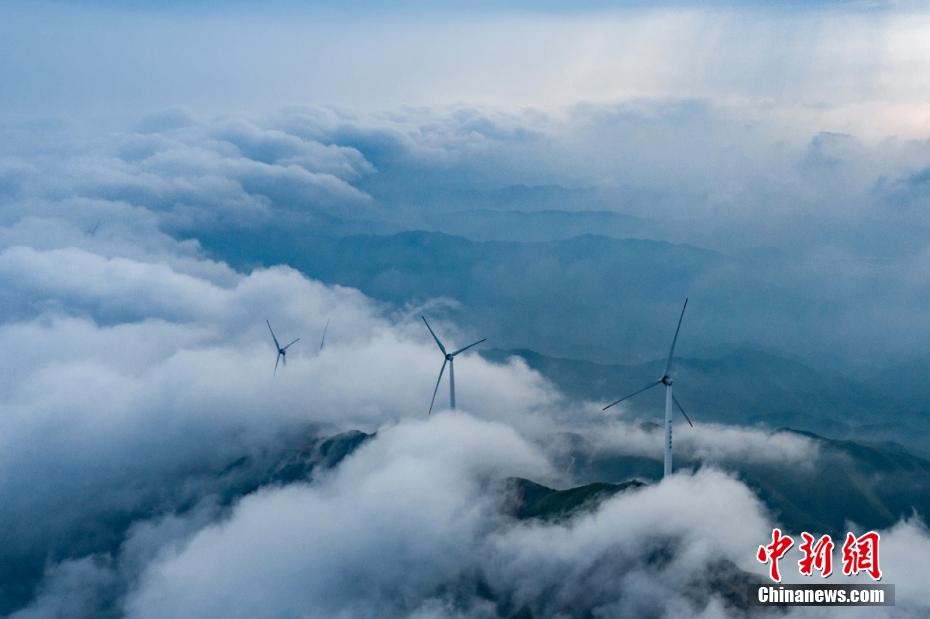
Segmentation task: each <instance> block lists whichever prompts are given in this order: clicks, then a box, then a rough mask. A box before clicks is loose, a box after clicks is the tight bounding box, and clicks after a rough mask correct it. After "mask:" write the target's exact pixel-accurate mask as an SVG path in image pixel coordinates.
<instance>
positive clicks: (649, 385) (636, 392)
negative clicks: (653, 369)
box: [601, 380, 662, 411]
mask: <svg viewBox="0 0 930 619" xmlns="http://www.w3.org/2000/svg"><path fill="white" fill-rule="evenodd" d="M661 384H662V381H661V380H657V381H656V382H654V383H649V384H648V385H646V386H645V387H643V388H642V389H640V390H639V391H634V392H633V393H631V394H630V395H625V396H623V397H622V398H620V399H619V400H616V401H614V402H611V403H610V404H608V405H607V406H605V407H604V408H602V409H601V410H604V411H606V410H607V409H608V408H610V407H611V406H614V405H616V404H620V402H623V401H624V400H629V399H630V398H632V397H633V396H634V395H639V394H640V393H642V392H643V391H648V390H649V389H652V388H653V387H655V386H656V385H661Z"/></svg>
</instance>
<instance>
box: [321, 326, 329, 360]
mask: <svg viewBox="0 0 930 619" xmlns="http://www.w3.org/2000/svg"><path fill="white" fill-rule="evenodd" d="M328 330H329V318H327V319H326V326H325V327H323V337H321V338H320V352H323V344H325V343H326V332H327V331H328Z"/></svg>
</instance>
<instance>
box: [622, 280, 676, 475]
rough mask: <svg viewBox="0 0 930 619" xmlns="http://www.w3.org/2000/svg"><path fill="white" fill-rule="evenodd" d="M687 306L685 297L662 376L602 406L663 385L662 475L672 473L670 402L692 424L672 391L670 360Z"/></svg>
mask: <svg viewBox="0 0 930 619" xmlns="http://www.w3.org/2000/svg"><path fill="white" fill-rule="evenodd" d="M686 307H688V299H685V304H684V306H683V307H682V308H681V316H679V317H678V327H676V328H675V337H674V338H672V347H671V348H670V349H669V351H668V359H667V360H666V361H665V371H663V372H662V378H660V379H659V380H657V381H656V382H654V383H650V384H648V385H646V386H645V387H643V388H642V389H640V390H638V391H634V392H633V393H631V394H630V395H627V396H624V397H622V398H620V399H619V400H617V401H615V402H611V403H610V404H608V405H607V406H605V407H604V410H605V411H606V410H607V409H608V408H610V407H611V406H614V405H615V404H619V403H620V402H623V401H624V400H628V399H630V398H632V397H633V396H634V395H638V394H640V393H642V392H644V391H648V390H649V389H652V388H653V387H658V386H659V385H665V470H664V477H668V476H669V475H671V474H672V403H674V404H675V406H677V407H678V410H680V411H681V414H682V415H684V418H685V421H687V422H688V425H690V426H691V427H692V428H693V427H694V424H693V423H691V419H689V418H688V413H686V412H685V409H684V407H682V405H681V403H680V402H679V401H678V398H676V397H675V395H674V394H673V393H672V383H673V382H675V379H674V378H672V361H673V360H674V357H675V343H676V342H678V332H679V331H680V330H681V320H682V319H683V318H684V317H685V308H686Z"/></svg>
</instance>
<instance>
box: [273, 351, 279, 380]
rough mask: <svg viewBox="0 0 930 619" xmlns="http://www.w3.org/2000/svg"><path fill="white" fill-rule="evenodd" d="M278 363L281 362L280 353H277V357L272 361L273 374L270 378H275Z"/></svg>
mask: <svg viewBox="0 0 930 619" xmlns="http://www.w3.org/2000/svg"><path fill="white" fill-rule="evenodd" d="M280 362H281V353H278V356H277V357H275V360H274V372H273V373H272V376H275V375H276V374H277V373H278V363H280Z"/></svg>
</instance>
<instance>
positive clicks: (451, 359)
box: [420, 316, 488, 414]
mask: <svg viewBox="0 0 930 619" xmlns="http://www.w3.org/2000/svg"><path fill="white" fill-rule="evenodd" d="M420 318H422V319H423V322H424V323H426V328H427V329H429V333H430V335H432V336H433V339H434V340H436V345H437V346H439V350H440V351H441V352H442V354H443V360H442V367H441V368H439V378H437V379H436V388H435V389H433V399H432V400H430V403H429V413H427V414H431V413H432V412H433V404H435V403H436V393H437V392H438V391H439V383H440V382H441V381H442V373H443V372H445V371H446V364H447V363H448V364H449V408H451V409H453V410H454V409H455V356H456V355H458V354H461V353H463V352H465V351H466V350H468V349H469V348H471V347H472V346H477V345H478V344H480V343H481V342H484V341H486V340H487V339H488V338H482V339H480V340H478V341H477V342H475V343H473V344H469V345H468V346H466V347H464V348H459V349H458V350H456V351H455V352H446V347H445V346H443V345H442V342H440V341H439V338H438V337H436V334H435V333H434V332H433V328H432V327H431V326H429V323H428V322H427V321H426V317H425V316H420Z"/></svg>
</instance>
